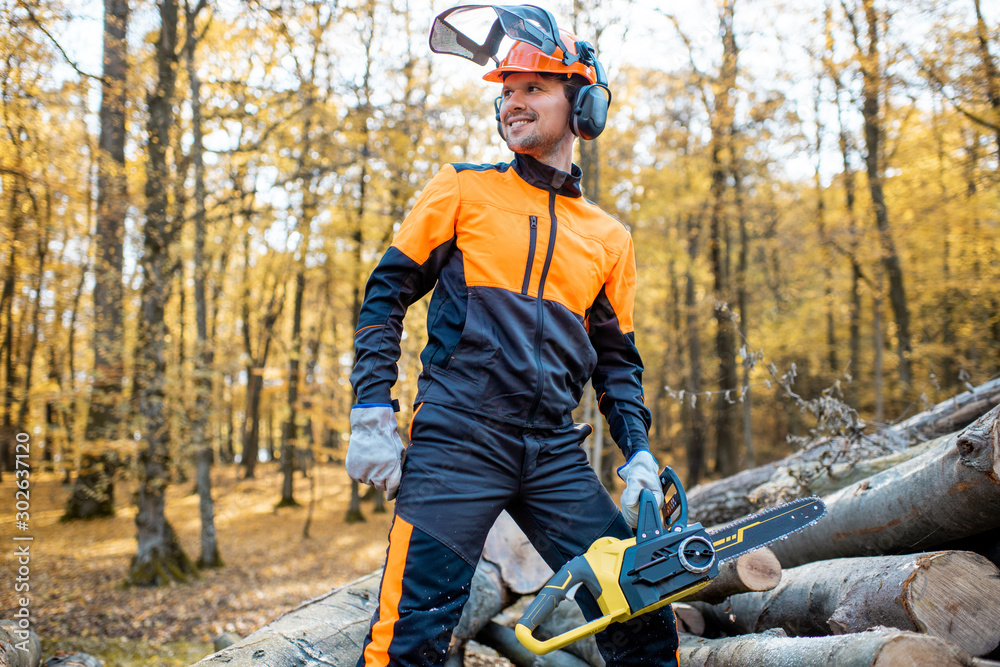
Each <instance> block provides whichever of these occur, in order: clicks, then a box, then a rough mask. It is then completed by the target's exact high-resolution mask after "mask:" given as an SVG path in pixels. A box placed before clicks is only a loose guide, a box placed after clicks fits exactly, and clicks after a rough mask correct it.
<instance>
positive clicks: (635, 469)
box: [618, 449, 663, 528]
mask: <svg viewBox="0 0 1000 667" xmlns="http://www.w3.org/2000/svg"><path fill="white" fill-rule="evenodd" d="M659 470H660V467H659V465H657V463H656V459H654V458H653V455H652V454H650V453H649V452H648V451H647V450H645V449H644V450H641V451H638V452H636V453H635V454H633V455H632V458H630V459H629V460H628V463H626V464H625V465H623V466H622V467H621V468H619V469H618V476H619V477H621V478H622V479H623V480H625V490H624V491H622V497H621V505H622V514H623V515H625V520H626V521H628V525H630V526H632V527H633V528H635V527H636V525H637V524H638V523H639V492H640V491H642V490H643V489H649V490H650V491H652V492H653V495H654V496H656V506H657V507H658V508H662V507H663V488H662V487H661V486H660V474H659Z"/></svg>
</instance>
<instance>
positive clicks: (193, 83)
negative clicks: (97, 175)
mask: <svg viewBox="0 0 1000 667" xmlns="http://www.w3.org/2000/svg"><path fill="white" fill-rule="evenodd" d="M202 7H204V3H199V4H198V5H196V6H195V7H193V8H192V7H190V6H187V5H186V6H185V15H186V20H185V26H186V30H187V35H186V38H185V40H184V57H185V62H186V64H187V75H188V84H189V86H190V88H191V135H192V142H191V163H192V165H193V166H194V215H193V224H194V308H195V352H194V388H195V405H194V414H193V415H191V446H192V447H193V448H194V450H195V479H196V485H197V487H198V512H199V516H200V518H201V554H200V555H199V556H198V567H201V568H213V567H221V566H222V564H223V563H222V555H221V554H220V553H219V539H218V533H217V532H216V530H215V501H214V500H213V499H212V462H213V460H214V458H215V457H214V455H213V451H214V448H213V446H212V436H211V421H210V417H211V415H212V414H213V412H214V406H213V401H212V374H213V366H214V365H215V350H214V349H213V347H212V344H211V343H210V342H209V335H208V298H207V289H206V283H207V281H208V269H209V264H210V262H209V260H208V258H206V257H205V235H206V232H207V230H206V226H207V224H208V222H207V220H206V211H205V200H206V198H207V192H206V188H205V159H204V153H205V146H204V141H203V131H202V126H201V123H202V115H201V81H200V80H199V78H198V68H197V66H196V64H195V51H196V49H197V47H198V37H197V33H196V32H195V21H196V19H197V17H198V14H199V13H200V11H201V9H202Z"/></svg>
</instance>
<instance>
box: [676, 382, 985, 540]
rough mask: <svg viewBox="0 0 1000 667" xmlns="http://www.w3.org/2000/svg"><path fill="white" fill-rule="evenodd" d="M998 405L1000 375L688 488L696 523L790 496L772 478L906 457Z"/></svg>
mask: <svg viewBox="0 0 1000 667" xmlns="http://www.w3.org/2000/svg"><path fill="white" fill-rule="evenodd" d="M998 403H1000V378H998V379H996V380H991V381H990V382H987V383H985V384H982V385H980V386H978V387H975V388H973V389H971V390H970V391H968V392H965V393H963V394H960V395H958V396H955V397H954V398H951V399H948V400H947V401H942V402H941V403H939V404H937V405H935V406H934V407H933V408H931V409H929V410H927V411H925V412H922V413H920V414H918V415H915V416H913V417H911V418H909V419H907V420H905V421H902V422H900V423H898V424H894V425H892V426H889V427H887V428H884V429H881V430H880V431H878V432H877V433H875V434H874V435H861V434H859V435H858V437H857V438H856V439H854V440H848V439H845V438H829V439H824V440H820V441H819V442H816V443H813V444H811V445H810V446H808V447H806V448H804V449H802V450H800V451H797V452H795V453H793V454H791V455H789V456H786V457H785V458H783V459H781V460H779V461H775V462H772V463H768V464H765V465H762V466H758V467H756V468H751V469H749V470H744V471H741V472H739V473H737V474H735V475H732V476H730V477H726V478H723V479H720V480H717V481H713V482H708V483H704V484H699V485H697V486H695V487H693V488H691V489H688V502H689V503H690V505H691V517H692V521H700V522H701V523H702V524H704V525H706V526H711V525H716V524H722V523H727V522H729V521H732V520H734V519H738V518H739V517H741V516H744V515H746V514H749V513H751V512H754V511H756V510H758V509H760V508H762V507H764V506H766V505H767V504H768V502H769V501H771V502H775V501H777V502H780V501H782V500H785V499H790V498H782V497H776V496H775V494H774V493H770V494H769V493H767V489H766V485H768V484H769V483H772V482H773V483H784V482H785V481H786V480H788V479H803V478H809V477H810V476H811V473H814V472H817V471H822V470H824V469H826V468H828V467H837V470H838V471H839V473H840V474H841V475H843V474H844V473H845V472H847V471H851V470H853V468H854V465H855V464H859V463H860V464H861V465H864V463H863V462H865V461H868V460H870V459H872V458H875V457H876V456H882V455H891V454H894V453H896V454H899V455H900V456H901V457H903V458H905V457H907V456H912V452H911V453H909V454H908V453H907V450H908V449H909V448H910V446H912V445H920V444H922V443H926V442H927V441H929V440H933V439H935V438H939V437H941V436H944V435H948V434H951V433H954V432H956V431H958V430H961V429H964V428H965V427H966V426H968V425H969V424H971V423H972V422H974V421H975V420H976V419H978V418H979V417H980V416H981V415H983V414H985V413H987V412H988V411H989V410H990V408H992V407H994V406H996V405H997V404H998ZM842 459H846V461H845V463H844V464H843V465H839V466H838V463H839V461H840V460H842ZM882 463H883V464H888V463H890V462H889V461H883V462H882ZM874 472H876V471H874V470H873V471H871V472H870V473H869V474H873V473H874ZM852 474H854V473H853V472H852ZM836 476H837V473H834V474H833V475H828V477H836ZM858 479H860V478H858ZM854 481H857V479H851V481H850V482H847V483H853V482H854ZM845 485H846V484H845ZM762 487H763V488H762ZM830 490H832V489H830ZM830 490H823V489H820V488H818V487H817V491H819V493H820V495H825V494H826V493H828V492H829V491H830ZM813 493H815V491H810V490H808V489H803V490H801V493H800V495H802V496H807V495H813Z"/></svg>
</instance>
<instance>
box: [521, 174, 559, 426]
mask: <svg viewBox="0 0 1000 667" xmlns="http://www.w3.org/2000/svg"><path fill="white" fill-rule="evenodd" d="M532 217H533V218H534V216H532ZM549 220H550V221H551V222H550V224H549V246H548V248H546V250H545V264H544V265H542V275H541V277H540V278H539V280H538V298H537V301H538V324H537V325H536V327H535V369H536V370H537V372H538V384H537V385H536V387H535V400H533V401H532V402H531V407H530V408H528V418H527V425H528V427H529V428H530V427H532V426H534V425H535V412H536V411H537V410H538V406H539V404H540V403H541V402H542V390H543V389H544V379H545V376H544V374H543V373H542V332H543V330H544V328H545V302H544V301H543V300H542V296H543V294H544V292H545V279H546V277H547V276H548V274H549V265H551V264H552V255H553V252H554V251H555V248H556V229H557V227H558V224H557V221H556V193H555V192H551V191H550V192H549ZM536 221H537V219H536ZM532 231H534V230H532ZM532 251H534V245H532ZM529 267H530V265H529Z"/></svg>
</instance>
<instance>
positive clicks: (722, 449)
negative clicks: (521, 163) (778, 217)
mask: <svg viewBox="0 0 1000 667" xmlns="http://www.w3.org/2000/svg"><path fill="white" fill-rule="evenodd" d="M734 4H735V1H734V0H725V1H724V2H722V3H720V9H719V12H720V13H719V30H720V34H721V36H722V66H721V67H720V70H719V76H718V80H717V81H716V84H715V86H714V89H715V90H714V92H715V101H714V108H713V110H712V111H713V114H712V115H713V119H712V142H711V160H712V173H711V181H712V182H711V197H712V209H711V233H710V235H709V251H710V253H709V254H710V257H711V261H712V275H713V277H714V293H715V301H716V304H715V323H716V329H715V353H716V356H717V358H718V361H719V375H718V379H719V389H721V391H720V393H719V394H718V397H717V399H716V404H715V439H716V446H715V471H716V472H718V473H719V474H721V475H723V476H728V475H732V474H734V473H736V472H737V471H738V470H740V468H741V461H740V455H739V447H738V442H737V439H736V429H737V412H736V405H737V404H736V402H735V401H733V400H732V399H731V397H730V393H729V392H730V391H736V390H737V386H738V382H739V378H738V377H737V372H736V343H735V338H736V336H735V331H734V329H735V326H736V325H735V323H734V322H733V318H732V311H731V308H730V301H731V285H730V267H729V230H728V224H727V220H726V212H725V195H726V179H727V177H728V176H729V174H728V173H727V172H728V170H727V169H726V162H725V159H724V154H725V153H727V152H728V153H730V154H731V153H732V151H733V149H734V146H733V138H732V133H731V132H730V129H731V127H732V124H733V117H734V102H733V99H732V97H733V93H734V92H735V90H736V74H737V58H738V56H739V50H738V48H737V46H736V37H735V34H734V32H733V18H734Z"/></svg>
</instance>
